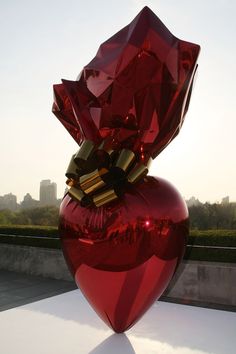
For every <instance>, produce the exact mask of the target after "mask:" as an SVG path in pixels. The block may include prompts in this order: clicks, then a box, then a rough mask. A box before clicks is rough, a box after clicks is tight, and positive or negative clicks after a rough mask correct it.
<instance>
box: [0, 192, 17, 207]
mask: <svg viewBox="0 0 236 354" xmlns="http://www.w3.org/2000/svg"><path fill="white" fill-rule="evenodd" d="M3 209H9V210H12V211H16V209H17V198H16V196H15V195H14V194H12V193H9V194H5V195H4V196H2V197H0V210H3Z"/></svg>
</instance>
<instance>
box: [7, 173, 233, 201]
mask: <svg viewBox="0 0 236 354" xmlns="http://www.w3.org/2000/svg"><path fill="white" fill-rule="evenodd" d="M42 182H49V184H51V185H55V188H56V190H57V183H56V182H51V180H50V179H45V180H42V181H40V183H39V193H38V197H39V198H38V199H35V198H33V197H32V195H31V193H29V192H26V193H25V194H24V197H23V198H22V200H20V199H19V198H18V196H17V195H15V194H13V193H12V192H11V191H9V192H8V193H6V194H1V193H0V198H1V197H4V196H8V195H12V196H14V197H16V202H17V203H18V204H19V203H20V204H22V203H23V202H24V199H25V197H27V196H30V197H32V199H33V200H35V201H37V202H40V201H41V205H40V206H43V205H47V202H46V203H45V202H44V201H42V195H41V185H42ZM66 189H67V186H66V185H65V189H64V193H63V194H62V195H59V198H57V193H56V194H55V197H52V199H54V200H55V202H56V204H58V201H60V200H61V199H62V198H63V196H64V194H65V191H66ZM47 197H48V196H47ZM49 198H50V197H49ZM183 198H184V199H185V201H187V202H188V201H189V202H190V204H192V205H193V204H195V203H196V204H198V203H199V202H200V203H202V204H204V203H208V202H210V201H207V200H204V201H203V200H200V199H199V198H198V197H197V196H196V195H195V196H194V195H192V196H190V197H189V198H185V196H183ZM191 201H192V202H191ZM235 202H236V201H235V200H232V199H231V197H230V196H228V195H225V196H222V197H221V198H220V200H215V201H214V202H210V203H211V204H214V203H222V204H223V203H226V204H227V203H235ZM0 207H1V205H0Z"/></svg>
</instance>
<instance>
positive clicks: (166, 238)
mask: <svg viewBox="0 0 236 354" xmlns="http://www.w3.org/2000/svg"><path fill="white" fill-rule="evenodd" d="M60 233H61V240H62V248H63V252H64V256H65V258H66V260H67V263H68V265H69V268H70V270H71V272H72V274H73V275H74V278H75V281H76V283H77V285H78V287H79V288H80V289H81V291H82V292H83V294H84V295H85V297H86V298H87V300H88V301H89V302H90V304H91V305H92V307H93V308H94V309H95V311H96V312H97V313H98V315H99V316H100V317H101V318H102V319H103V320H104V321H105V322H106V323H107V324H108V326H110V327H112V328H113V329H114V331H116V332H123V331H125V330H127V329H128V328H130V327H131V326H132V325H133V324H134V323H135V322H136V321H137V320H138V319H139V318H140V317H141V316H142V315H143V314H144V313H145V312H146V311H147V309H148V308H149V307H150V306H151V305H152V303H153V302H154V301H155V300H157V299H158V298H159V297H160V296H161V294H162V293H163V291H164V290H165V289H166V287H167V285H168V283H169V281H170V279H171V278H172V276H173V274H174V272H175V270H176V267H177V265H178V263H179V262H180V260H181V259H182V256H183V253H184V250H185V244H186V238H187V235H188V210H187V207H186V204H185V202H184V200H183V199H182V197H181V195H180V194H179V192H178V191H177V190H176V189H175V188H174V187H173V186H172V185H171V184H170V183H168V182H167V181H165V180H163V179H160V178H158V179H156V178H154V177H146V178H145V179H144V180H142V181H141V182H139V183H138V184H136V185H135V186H130V187H129V189H128V190H127V192H126V193H125V195H124V196H123V197H122V198H120V199H119V200H116V201H113V202H111V203H110V204H108V205H105V206H101V207H99V208H96V207H94V206H91V207H88V208H84V207H81V206H80V204H79V203H78V202H77V201H75V200H73V199H72V198H71V197H70V196H69V194H67V195H66V196H65V197H64V199H63V201H62V204H61V208H60Z"/></svg>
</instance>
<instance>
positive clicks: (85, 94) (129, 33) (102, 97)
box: [53, 7, 200, 162]
mask: <svg viewBox="0 0 236 354" xmlns="http://www.w3.org/2000/svg"><path fill="white" fill-rule="evenodd" d="M199 51H200V47H199V46H198V45H197V44H193V43H189V42H186V41H182V40H180V39H178V38H176V37H175V36H173V35H172V34H171V32H170V31H169V30H168V29H167V28H166V26H165V25H164V24H163V23H162V22H161V21H160V20H159V19H158V17H157V16H156V15H155V14H154V13H153V12H152V11H151V10H150V9H149V8H148V7H145V8H144V9H143V10H142V11H141V12H140V13H139V14H138V15H137V16H136V17H135V19H134V20H133V21H132V22H131V23H130V24H129V25H128V26H126V27H124V28H123V29H122V30H121V31H119V32H118V33H116V34H115V35H114V36H112V37H111V38H110V39H108V40H107V41H106V42H104V43H103V44H102V45H101V46H100V48H99V50H98V52H97V55H96V56H95V58H94V59H93V60H92V61H91V62H90V63H89V64H88V65H86V66H85V67H84V69H83V70H82V72H81V73H80V75H79V76H78V78H77V80H76V81H68V80H62V84H59V85H54V97H55V100H54V105H53V112H54V114H55V115H56V116H57V117H58V119H59V120H60V121H61V123H62V124H63V125H64V126H65V128H66V129H67V130H68V131H69V133H70V134H71V135H72V137H73V138H74V139H75V140H76V142H77V143H78V144H81V142H82V141H84V140H85V139H88V140H92V141H93V142H95V143H100V142H101V141H102V140H103V139H109V144H110V146H111V148H112V149H121V148H127V149H130V150H132V151H134V152H135V153H136V156H137V158H138V159H140V160H141V161H143V162H147V160H148V159H149V157H152V158H155V157H156V156H157V155H158V154H159V153H160V152H161V151H162V150H163V149H164V148H165V147H166V145H167V144H169V143H170V141H171V140H172V139H173V138H174V137H175V136H176V135H177V134H178V132H179V130H180V128H181V126H182V124H183V121H184V117H185V114H186V112H187V110H188V106H189V101H190V96H191V91H192V85H193V79H194V75H195V73H196V68H197V64H196V62H197V57H198V54H199Z"/></svg>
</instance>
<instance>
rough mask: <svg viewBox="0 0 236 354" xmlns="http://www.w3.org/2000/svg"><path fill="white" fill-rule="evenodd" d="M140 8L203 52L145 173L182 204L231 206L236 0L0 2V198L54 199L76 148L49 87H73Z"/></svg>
mask: <svg viewBox="0 0 236 354" xmlns="http://www.w3.org/2000/svg"><path fill="white" fill-rule="evenodd" d="M145 5H148V6H149V7H150V8H151V9H152V10H153V11H154V12H155V13H156V14H157V15H158V17H160V19H161V20H162V21H163V22H164V23H165V25H166V26H167V27H168V28H169V29H170V31H171V32H172V33H173V34H174V35H175V36H177V37H179V38H181V39H184V40H187V41H191V42H195V43H198V44H200V45H201V48H202V50H201V54H200V59H199V72H198V77H197V80H196V85H195V89H194V92H193V95H192V100H191V104H190V109H189V112H188V114H187V116H186V119H185V122H184V125H183V128H182V130H181V132H180V134H179V135H178V136H177V138H176V139H174V140H173V141H172V143H171V144H170V145H168V147H167V148H166V149H165V150H164V151H163V152H162V153H161V154H160V155H159V156H158V157H157V158H156V159H155V161H154V162H153V165H152V168H151V174H152V175H156V176H162V177H164V178H166V179H167V180H169V181H171V182H172V183H173V184H174V185H175V186H176V187H177V188H178V189H179V191H180V192H181V193H182V195H183V196H185V197H186V198H189V197H191V196H192V195H194V196H196V197H198V198H199V199H200V200H201V201H211V202H214V201H219V200H221V198H222V197H224V196H226V195H229V196H230V198H231V200H234V201H236V188H235V181H236V158H235V156H236V139H235V135H236V117H235V112H236V89H235V79H236V64H235V63H236V44H235V43H236V41H235V38H236V24H235V23H236V21H235V18H236V1H234V0H228V1H227V0H204V1H203V0H198V1H189V0H179V1H176V0H156V1H141V0H140V1H139V0H117V1H108V0H99V1H91V0H86V1H84V0H76V1H75V0H67V1H65V0H63V1H60V0H41V1H32V0H21V1H19V0H9V1H3V0H0V37H1V60H0V78H1V81H0V97H1V106H0V107H1V111H0V114H1V121H0V122H1V123H0V131H1V140H0V147H1V174H0V195H3V194H6V193H9V192H12V193H14V194H16V195H17V196H18V201H21V200H22V198H23V196H24V195H25V194H26V193H27V192H29V193H30V194H31V195H32V196H33V197H34V198H37V199H38V198H39V183H40V181H41V180H42V179H48V178H49V179H51V180H52V181H54V182H56V183H57V185H58V196H61V195H62V193H63V191H64V189H65V177H64V173H65V169H66V167H67V165H68V162H69V160H70V157H71V155H72V154H73V153H74V152H75V151H76V150H77V145H76V143H75V142H74V140H73V139H72V137H71V136H70V135H69V134H68V133H67V131H66V130H65V128H63V126H62V125H61V124H60V123H59V121H58V120H57V119H56V117H55V116H54V115H53V114H52V113H51V105H52V85H53V84H54V83H59V82H60V79H61V78H65V79H69V80H74V79H75V78H76V76H77V74H78V73H79V72H80V71H81V69H82V68H83V66H85V65H86V64H87V63H88V62H89V61H90V60H91V59H92V58H93V57H94V55H95V54H96V51H97V49H98V46H99V45H100V44H101V43H102V42H103V41H104V40H106V39H107V38H109V37H110V36H111V35H113V34H114V33H115V32H117V31H118V30H120V29H121V28H122V27H124V26H125V25H127V24H128V23H129V22H130V21H131V20H132V19H133V18H134V17H135V16H136V14H137V13H138V12H139V11H140V10H141V9H142V7H143V6H145Z"/></svg>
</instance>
